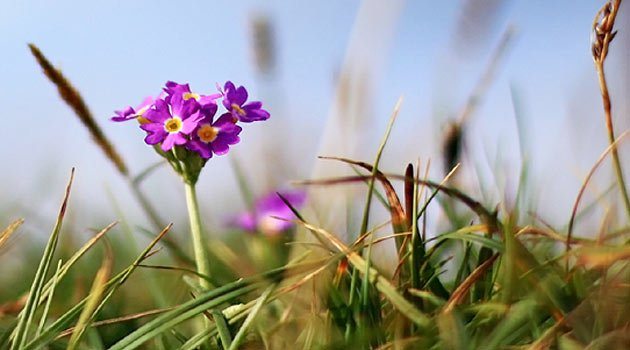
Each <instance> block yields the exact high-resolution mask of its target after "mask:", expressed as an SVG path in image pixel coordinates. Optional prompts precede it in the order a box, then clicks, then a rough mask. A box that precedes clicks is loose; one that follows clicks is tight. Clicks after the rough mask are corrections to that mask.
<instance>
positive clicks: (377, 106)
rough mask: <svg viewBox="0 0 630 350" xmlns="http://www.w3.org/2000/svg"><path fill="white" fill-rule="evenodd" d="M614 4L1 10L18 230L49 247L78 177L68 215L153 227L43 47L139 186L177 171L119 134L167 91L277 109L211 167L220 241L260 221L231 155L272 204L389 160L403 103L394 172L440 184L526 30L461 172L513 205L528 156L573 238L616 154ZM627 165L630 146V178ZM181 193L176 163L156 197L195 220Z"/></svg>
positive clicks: (17, 5)
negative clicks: (449, 147)
mask: <svg viewBox="0 0 630 350" xmlns="http://www.w3.org/2000/svg"><path fill="white" fill-rule="evenodd" d="M602 4H603V1H572V0H557V1H542V0H541V1H526V0H520V1H519V0H514V1H509V0H503V1H502V0H485V1H482V0H477V1H474V0H459V1H456V0H453V1H402V0H393V1H378V0H367V1H350V0H344V1H334V0H322V1H309V2H297V1H265V2H260V1H238V2H236V1H188V2H173V1H108V2H89V1H88V2H81V1H69V0H60V1H44V0H20V1H18V0H2V11H0V48H1V51H2V56H1V58H0V80H1V81H2V82H3V84H4V88H3V89H2V91H3V93H1V94H0V105H1V106H2V120H3V122H2V127H0V139H1V140H2V141H1V142H2V145H3V147H0V159H2V164H3V166H2V172H1V181H0V198H2V200H1V201H0V206H1V209H2V211H1V212H2V213H3V217H2V218H0V219H1V220H2V221H1V222H0V224H1V225H0V226H5V225H6V224H7V223H8V222H9V220H11V219H14V218H16V217H25V218H26V219H27V226H26V227H28V228H29V232H32V233H33V234H36V233H37V232H41V233H42V235H43V234H47V233H48V232H49V229H50V227H51V226H52V223H53V218H54V215H55V214H56V211H57V207H58V205H59V202H60V200H61V196H62V191H63V187H64V185H65V182H66V179H67V177H68V175H69V172H70V168H71V167H76V169H77V174H76V182H75V187H74V190H73V194H72V199H71V204H70V212H69V215H70V216H69V219H70V220H71V221H72V223H73V224H74V225H75V226H74V227H85V228H88V227H99V226H101V225H103V224H104V223H106V222H110V221H112V220H114V219H116V218H117V217H119V215H120V212H119V211H117V209H116V207H118V208H119V209H120V210H122V211H123V212H124V213H125V214H126V215H127V216H128V217H131V218H133V220H134V222H137V223H139V224H142V223H143V222H144V220H145V218H143V216H142V214H141V211H140V210H139V209H138V206H137V203H136V202H135V201H134V200H133V199H132V197H131V195H130V193H129V190H128V187H127V185H126V183H125V182H124V181H123V179H122V178H121V177H120V176H119V174H118V173H117V172H116V171H115V168H114V167H113V166H112V165H111V164H110V162H109V161H108V160H107V159H106V158H105V157H104V156H103V155H102V153H101V152H100V150H99V149H98V148H97V146H96V145H95V144H94V143H93V142H92V141H91V139H90V136H89V134H88V132H87V131H86V130H85V129H84V127H83V126H82V125H81V124H80V123H79V121H78V120H77V119H76V117H75V116H74V115H73V113H72V111H71V110H70V109H69V108H68V107H67V106H66V105H65V104H64V103H63V102H62V101H61V100H60V98H59V96H58V94H57V91H56V89H55V87H54V86H53V85H52V84H51V83H50V82H49V81H48V80H47V79H46V77H45V76H44V75H43V74H42V73H41V71H40V68H39V67H38V66H37V64H36V62H35V60H34V59H33V58H32V57H31V55H30V52H29V50H28V48H27V43H34V44H36V45H38V46H39V47H40V48H41V50H42V51H43V52H44V53H45V54H46V55H47V57H48V58H49V59H50V60H51V61H52V62H53V63H54V64H55V65H57V66H58V67H59V68H61V69H62V71H63V72H64V74H65V75H66V76H67V77H68V78H69V79H70V81H72V82H73V83H74V85H75V86H76V87H77V88H78V89H79V90H80V91H81V93H82V94H83V96H84V98H85V99H86V101H87V103H88V105H89V106H90V107H91V110H92V112H93V113H94V115H95V116H96V117H97V118H98V120H99V121H100V122H101V125H102V127H103V129H104V130H105V132H106V134H107V135H108V136H109V137H110V138H111V139H112V140H113V141H114V143H115V145H116V147H117V148H118V150H119V152H120V153H122V155H123V156H124V158H125V160H126V162H127V163H128V165H129V166H130V168H131V169H132V172H134V173H139V172H140V171H142V170H144V169H145V168H146V167H148V166H150V165H152V164H154V163H155V162H157V161H159V158H158V156H157V155H156V154H154V152H153V150H152V149H151V148H150V147H147V146H145V145H144V144H143V142H142V138H143V135H142V132H141V131H140V130H139V129H137V128H136V127H135V126H134V125H131V124H115V123H111V122H109V120H108V118H109V117H110V116H111V115H112V114H113V111H114V110H116V109H121V108H123V107H124V106H127V105H134V106H135V105H136V104H137V103H138V102H140V101H141V100H142V99H143V98H144V97H145V96H149V95H155V94H156V93H157V92H159V90H160V89H161V87H162V86H163V84H164V82H166V81H167V80H174V81H178V82H189V83H190V84H191V85H192V87H193V89H195V90H198V91H200V92H207V91H212V90H214V89H215V84H216V83H222V82H224V81H226V80H232V81H234V82H235V83H237V84H242V85H245V86H247V87H248V88H249V90H250V96H252V97H253V98H255V99H260V100H263V101H264V103H265V105H266V106H267V108H268V110H269V111H270V112H271V114H272V118H271V119H270V120H269V121H268V122H266V123H259V124H255V125H248V126H247V128H246V129H245V131H244V132H243V133H242V140H243V141H242V143H241V144H239V145H237V146H236V147H235V148H234V149H233V151H231V152H230V154H229V155H228V156H226V157H215V158H213V159H212V160H211V161H210V162H209V163H208V165H207V167H206V169H205V171H204V173H203V174H202V177H201V179H200V181H199V196H200V201H201V205H202V208H203V211H204V213H205V214H204V215H205V219H206V220H207V221H208V222H209V226H211V227H212V225H220V224H221V223H223V222H224V221H225V219H226V218H227V217H229V216H230V214H232V213H234V212H236V211H239V210H242V209H243V207H244V203H243V201H242V200H241V198H240V196H239V194H238V185H237V182H236V180H235V176H234V172H233V169H232V167H231V158H234V159H236V160H238V162H239V163H240V164H241V166H242V167H243V169H244V170H245V173H246V174H247V176H248V178H249V179H250V181H252V186H253V188H254V190H255V191H256V192H257V193H262V192H264V191H266V190H270V189H272V188H274V187H276V186H288V185H289V182H290V180H295V179H304V178H310V177H312V176H326V175H330V174H332V173H329V172H330V171H331V170H330V169H329V168H327V167H322V166H320V165H318V161H317V160H316V156H317V155H321V154H325V155H338V156H348V157H354V158H358V159H362V160H371V159H372V158H373V155H374V153H375V151H376V149H377V147H378V143H379V140H380V138H381V135H382V133H383V132H384V130H385V126H386V123H387V120H388V118H389V115H390V113H391V110H392V108H393V106H394V104H395V103H396V101H397V99H398V98H399V97H400V96H404V102H403V105H402V108H401V111H400V115H399V118H398V121H397V124H396V126H395V127H394V131H393V134H392V138H391V140H390V143H389V144H388V146H387V149H386V152H385V155H384V159H383V168H384V169H385V170H387V171H389V172H397V173H402V171H403V169H404V165H405V164H406V163H407V162H415V161H416V159H418V158H419V159H420V160H421V161H422V162H424V164H426V161H427V160H428V159H431V161H432V164H433V166H432V169H431V174H432V176H431V177H432V178H434V179H439V178H440V177H441V176H443V171H442V166H441V165H440V161H441V158H440V145H441V142H442V138H443V134H444V125H446V123H447V121H448V120H449V119H451V118H455V117H456V116H457V115H458V114H459V112H460V111H461V109H462V108H463V106H464V105H465V103H466V101H467V99H468V97H469V96H470V94H471V91H472V90H473V88H474V86H475V85H476V83H477V81H478V80H479V78H480V76H482V75H483V72H484V71H485V70H486V66H487V64H488V61H489V60H490V57H491V55H492V52H493V51H494V50H495V47H496V46H497V44H498V42H499V41H500V38H501V37H502V35H503V33H504V32H505V31H506V30H507V28H510V27H512V28H514V36H513V40H511V42H510V45H509V46H508V48H507V49H506V50H505V55H504V57H503V59H502V60H500V61H499V63H498V64H497V67H496V74H495V76H494V78H493V79H492V83H491V85H490V86H489V89H488V91H487V92H486V93H485V94H484V95H483V98H482V100H481V101H480V105H479V108H478V109H477V110H476V111H475V112H474V114H473V115H472V116H471V119H470V122H469V123H468V124H467V129H466V130H465V133H466V138H465V145H466V151H465V154H464V164H463V165H464V166H463V168H462V169H460V171H461V174H460V176H461V178H462V181H463V182H464V183H465V184H469V185H470V188H471V191H473V193H475V191H477V192H484V196H485V198H486V200H487V201H489V202H492V201H494V202H496V201H498V200H500V199H501V198H502V197H504V196H506V195H507V196H508V197H509V196H513V193H514V191H515V189H516V186H517V184H518V175H519V173H520V170H521V165H522V161H523V159H525V160H526V161H527V162H528V163H529V164H530V179H531V181H532V183H533V184H534V185H535V186H534V188H533V189H532V191H533V192H532V193H535V196H533V199H532V201H533V202H534V203H535V206H536V210H537V212H538V213H539V215H540V216H541V217H543V218H544V219H546V220H547V221H549V222H551V223H554V224H557V225H562V224H564V223H566V221H567V220H568V217H569V213H570V207H571V204H572V203H573V201H574V198H575V195H576V193H577V190H578V189H579V186H580V184H581V182H582V179H583V177H584V176H585V174H586V172H587V171H588V169H589V168H590V167H591V166H592V164H593V163H594V162H595V161H596V159H597V157H598V155H599V154H600V153H601V152H602V151H603V150H604V148H605V147H606V145H607V141H606V132H605V127H604V122H603V113H602V112H601V101H600V98H599V89H598V85H597V80H596V78H597V77H596V74H595V71H594V69H593V64H592V59H591V54H590V29H591V24H592V20H593V16H594V14H595V13H596V12H597V10H598V9H599V8H600V7H601V5H602ZM624 5H627V4H624ZM628 23H630V7H628V6H622V9H621V13H620V16H619V18H618V24H617V28H618V30H619V34H618V36H617V38H616V39H615V42H614V43H613V46H612V51H611V53H610V55H609V60H608V61H607V71H608V74H609V79H610V87H611V92H612V98H613V105H614V108H615V112H614V114H615V121H616V125H617V130H618V131H623V130H625V129H627V128H628V126H629V124H630V123H629V118H628V102H627V98H626V96H627V93H628V91H630V75H629V70H628V60H624V58H627V57H628V56H629V55H630V33H628V32H627V29H629V28H628ZM265 28H266V29H265ZM265 30H266V31H267V32H266V33H267V34H264V32H265ZM261 33H263V34H261ZM265 43H267V44H265ZM261 54H266V56H261ZM265 58H266V59H267V61H264V60H265ZM519 136H520V138H519ZM629 151H630V148H628V146H627V145H626V146H624V147H622V149H621V154H622V157H623V159H625V164H629V162H628V159H629V158H628V157H627V155H628V153H629ZM624 154H626V156H623V155H624ZM338 167H339V166H338ZM609 168H610V167H609V166H608V164H604V166H603V167H602V171H601V172H599V173H598V180H597V181H595V182H594V185H593V189H597V190H603V189H604V188H606V187H607V186H609V185H610V184H611V183H613V178H612V176H611V173H610V171H609ZM478 178H479V179H481V181H482V182H483V183H484V184H485V185H484V187H483V189H480V188H479V186H477V185H476V182H477V179H478ZM181 187H182V186H181V183H180V182H179V181H178V180H177V179H176V177H175V175H174V174H172V172H171V170H170V169H169V168H168V167H167V166H164V167H162V168H160V169H159V170H158V171H156V173H155V174H153V175H152V176H151V177H150V178H149V179H148V180H147V181H146V182H145V183H144V184H143V188H144V189H145V190H146V192H147V193H148V195H149V196H150V197H151V199H152V200H153V201H154V202H155V203H158V207H159V210H160V213H161V215H162V216H163V217H165V218H171V219H170V220H174V221H177V220H180V219H181V220H180V221H181V222H182V223H184V222H185V221H184V219H183V218H184V215H185V206H184V203H185V202H184V197H183V191H182V189H181ZM591 198H592V196H591ZM584 227H588V226H584ZM32 236H33V235H30V236H27V237H32Z"/></svg>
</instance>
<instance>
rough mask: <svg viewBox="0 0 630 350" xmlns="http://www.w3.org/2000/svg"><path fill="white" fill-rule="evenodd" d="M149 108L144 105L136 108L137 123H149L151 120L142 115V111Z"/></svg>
mask: <svg viewBox="0 0 630 350" xmlns="http://www.w3.org/2000/svg"><path fill="white" fill-rule="evenodd" d="M148 109H149V106H144V107H142V108H140V109H139V110H138V112H136V115H137V116H138V118H136V120H137V121H138V123H140V124H149V123H150V122H151V121H150V120H149V119H147V118H145V117H144V113H145V112H146V111H147V110H148Z"/></svg>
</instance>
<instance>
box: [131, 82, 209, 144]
mask: <svg viewBox="0 0 630 350" xmlns="http://www.w3.org/2000/svg"><path fill="white" fill-rule="evenodd" d="M183 95H184V94H182V93H174V94H173V95H170V96H169V97H170V98H169V99H168V102H167V101H166V100H162V99H157V100H156V101H155V103H154V104H153V106H152V107H151V108H149V109H148V110H147V111H146V112H145V113H144V118H146V119H147V123H146V124H142V125H140V128H141V129H142V130H144V131H146V132H147V133H148V135H147V136H146V137H145V139H144V142H146V143H147V144H149V145H156V144H158V143H161V144H162V145H161V148H162V151H164V152H167V151H170V150H171V148H173V146H175V145H184V144H186V142H188V138H187V137H186V136H187V135H189V134H190V133H191V132H192V131H193V130H194V129H195V128H196V127H197V124H198V122H199V119H201V115H200V114H199V113H197V111H198V110H199V104H198V103H197V102H196V100H194V99H185V98H184V96H183Z"/></svg>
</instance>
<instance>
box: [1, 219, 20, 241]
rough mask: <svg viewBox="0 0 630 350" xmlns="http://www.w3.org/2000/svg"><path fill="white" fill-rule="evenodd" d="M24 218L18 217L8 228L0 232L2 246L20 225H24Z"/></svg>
mask: <svg viewBox="0 0 630 350" xmlns="http://www.w3.org/2000/svg"><path fill="white" fill-rule="evenodd" d="M23 223H24V219H17V220H15V221H13V222H12V223H11V224H9V226H7V228H5V229H4V230H3V231H2V232H0V248H2V246H3V245H4V244H5V243H6V242H7V241H8V240H9V238H10V237H11V236H12V235H13V233H14V232H15V230H17V229H18V227H20V226H22V224H23Z"/></svg>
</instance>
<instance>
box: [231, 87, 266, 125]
mask: <svg viewBox="0 0 630 350" xmlns="http://www.w3.org/2000/svg"><path fill="white" fill-rule="evenodd" d="M223 90H224V91H223V106H224V107H225V108H226V109H227V110H228V111H229V112H230V113H231V114H232V117H233V118H234V120H238V121H241V122H243V123H251V122H256V121H261V120H267V119H269V117H270V114H269V112H267V111H266V110H264V109H263V108H262V102H260V101H252V102H249V103H247V104H245V102H246V101H247V90H246V89H245V87H243V86H239V87H238V88H237V87H236V86H234V84H233V83H232V82H231V81H228V82H226V83H225V86H224V87H223Z"/></svg>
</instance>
